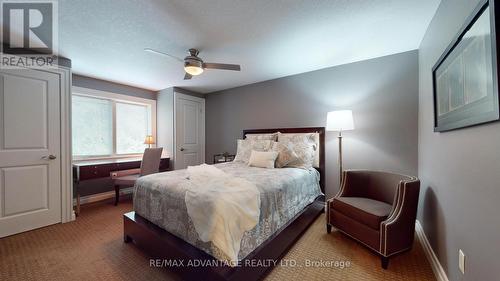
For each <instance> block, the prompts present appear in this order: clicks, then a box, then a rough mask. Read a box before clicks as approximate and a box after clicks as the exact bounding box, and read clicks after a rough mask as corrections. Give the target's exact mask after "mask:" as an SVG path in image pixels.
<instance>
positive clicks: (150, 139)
mask: <svg viewBox="0 0 500 281" xmlns="http://www.w3.org/2000/svg"><path fill="white" fill-rule="evenodd" d="M154 143H155V139H154V138H153V136H152V135H147V136H146V139H145V140H144V144H147V145H148V146H149V148H151V145H152V144H154Z"/></svg>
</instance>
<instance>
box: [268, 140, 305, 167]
mask: <svg viewBox="0 0 500 281" xmlns="http://www.w3.org/2000/svg"><path fill="white" fill-rule="evenodd" d="M273 150H274V151H276V152H278V157H277V158H276V168H283V167H286V166H288V165H293V164H296V163H297V162H298V161H300V158H299V156H298V155H297V153H295V151H293V149H292V148H291V147H289V145H286V144H283V143H281V142H275V143H274V144H273Z"/></svg>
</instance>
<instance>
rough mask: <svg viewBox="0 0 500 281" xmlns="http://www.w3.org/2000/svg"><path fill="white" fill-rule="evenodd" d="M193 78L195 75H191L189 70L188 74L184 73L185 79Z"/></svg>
mask: <svg viewBox="0 0 500 281" xmlns="http://www.w3.org/2000/svg"><path fill="white" fill-rule="evenodd" d="M191 78H193V75H191V74H189V73H187V72H186V74H184V80H191Z"/></svg>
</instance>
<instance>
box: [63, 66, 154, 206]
mask: <svg viewBox="0 0 500 281" xmlns="http://www.w3.org/2000/svg"><path fill="white" fill-rule="evenodd" d="M72 78H73V86H78V87H83V88H89V89H94V90H100V91H109V92H112V93H117V94H123V95H128V96H134V97H140V98H145V99H152V100H156V93H155V92H153V91H149V90H144V89H140V88H135V87H131V86H126V85H122V84H118V83H113V82H109V81H105V80H99V79H94V78H90V77H86V76H81V75H75V74H73V76H72ZM77 188H78V189H79V191H80V195H81V196H85V195H90V194H96V193H101V192H106V191H111V190H114V188H113V183H112V181H111V180H110V179H96V180H89V181H85V182H82V183H80V185H79V186H77V187H76V188H73V191H74V192H75V194H76V189H77Z"/></svg>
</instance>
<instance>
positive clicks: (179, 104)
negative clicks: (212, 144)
mask: <svg viewBox="0 0 500 281" xmlns="http://www.w3.org/2000/svg"><path fill="white" fill-rule="evenodd" d="M202 163H205V99H202V98H198V97H192V96H188V95H183V94H179V93H175V159H174V167H175V169H176V170H178V169H185V168H187V166H194V165H199V164H202Z"/></svg>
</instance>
